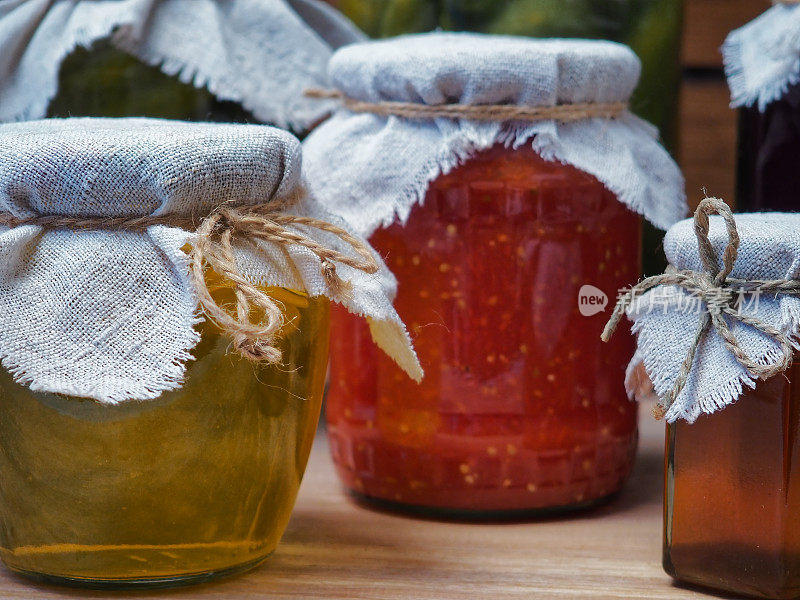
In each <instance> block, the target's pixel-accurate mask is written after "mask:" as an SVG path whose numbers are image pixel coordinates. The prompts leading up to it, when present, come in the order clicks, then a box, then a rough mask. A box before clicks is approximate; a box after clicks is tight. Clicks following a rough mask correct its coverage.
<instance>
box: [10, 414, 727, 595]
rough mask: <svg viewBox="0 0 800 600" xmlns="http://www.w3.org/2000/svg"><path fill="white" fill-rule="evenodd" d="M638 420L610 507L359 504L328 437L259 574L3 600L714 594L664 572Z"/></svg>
mask: <svg viewBox="0 0 800 600" xmlns="http://www.w3.org/2000/svg"><path fill="white" fill-rule="evenodd" d="M641 413H642V414H641V421H642V434H641V445H640V452H639V455H638V458H637V462H636V468H635V471H634V473H633V477H632V478H631V480H630V481H629V482H628V484H627V485H626V487H625V489H624V490H623V492H622V493H621V495H620V496H619V497H618V498H617V499H616V500H615V501H614V502H612V503H610V504H608V505H606V506H603V507H601V508H598V509H595V510H593V511H591V512H586V513H582V514H579V515H575V516H572V517H571V518H560V519H547V520H539V521H534V522H517V523H503V524H481V523H454V522H441V521H432V520H420V519H415V518H410V517H405V516H397V515H393V514H389V513H385V512H379V511H375V510H370V509H367V508H364V507H361V506H357V505H356V504H354V503H353V502H352V501H351V500H350V499H349V498H348V497H347V496H345V494H344V493H343V492H342V489H341V488H340V487H339V484H338V481H337V480H336V478H335V475H334V473H333V469H332V466H331V462H330V459H329V457H328V450H327V446H326V440H325V439H324V436H322V435H321V436H320V437H319V439H317V443H316V444H315V447H314V450H313V452H312V457H311V462H310V464H309V468H308V471H307V474H306V478H305V480H304V482H303V486H302V489H301V491H300V497H299V499H298V502H297V507H296V509H295V511H294V516H293V517H292V521H291V523H290V525H289V528H288V530H287V531H286V535H285V536H284V539H283V541H282V543H281V545H280V546H279V547H278V550H277V551H276V552H275V554H274V555H273V556H271V557H270V558H269V559H268V560H267V561H266V562H265V563H264V564H263V565H262V566H260V567H259V568H257V569H256V570H254V571H251V572H249V573H246V574H243V575H239V576H236V577H233V578H230V579H227V580H223V581H221V582H219V583H212V584H206V585H201V586H195V587H189V588H181V589H178V590H174V591H156V592H142V593H116V594H111V593H105V592H91V591H83V590H72V589H63V588H56V587H50V586H45V585H39V584H33V583H30V582H28V581H27V580H25V579H22V578H19V577H16V576H14V575H11V574H9V573H8V571H5V570H0V597H1V598H20V599H22V598H24V599H26V600H27V599H39V598H120V597H136V598H139V597H142V598H171V599H182V598H226V599H232V600H236V599H239V598H241V599H252V598H270V599H282V598H293V599H297V598H326V599H338V598H342V599H362V598H364V599H366V598H369V599H395V598H398V599H399V598H402V599H429V598H430V599H436V600H444V599H450V598H453V599H456V598H457V599H459V600H463V599H469V600H473V599H483V598H486V599H492V600H495V599H502V600H515V599H523V598H524V599H526V600H531V599H536V600H546V599H549V598H557V599H564V598H591V599H595V600H597V599H611V598H637V599H651V598H659V599H665V600H681V599H684V598H709V596H707V595H705V594H703V593H701V592H699V591H697V590H690V589H685V588H680V587H677V586H676V585H674V584H673V583H672V581H671V579H670V578H669V577H668V576H667V575H665V574H664V572H663V571H662V570H661V510H662V508H661V507H662V503H661V493H662V486H663V483H662V469H663V463H662V455H663V425H662V424H660V423H656V422H655V421H653V420H652V419H651V418H650V417H649V414H648V413H649V411H648V410H647V409H646V408H643V409H642V410H641ZM716 597H717V598H720V597H721V596H716Z"/></svg>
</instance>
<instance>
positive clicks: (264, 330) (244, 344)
mask: <svg viewBox="0 0 800 600" xmlns="http://www.w3.org/2000/svg"><path fill="white" fill-rule="evenodd" d="M301 197H302V193H297V194H295V195H293V196H291V197H290V198H288V199H281V200H274V201H272V202H266V203H262V204H255V205H251V206H238V207H229V206H224V205H223V206H221V207H219V208H217V209H216V210H215V211H214V212H212V213H211V214H209V215H208V216H206V217H205V218H203V219H202V220H201V221H200V224H199V226H197V219H196V218H194V217H187V216H181V215H161V216H150V215H148V216H143V217H70V216H63V215H36V216H33V217H16V216H14V215H12V214H10V213H0V225H5V226H7V227H21V226H24V225H38V226H40V227H45V228H48V229H72V230H129V231H136V230H139V231H141V230H144V229H146V228H148V227H152V226H154V225H167V226H170V227H179V228H181V229H185V230H187V231H191V230H194V232H195V234H194V237H193V239H192V240H191V246H192V247H191V250H190V251H189V256H190V259H191V270H190V277H191V280H192V284H193V286H194V288H195V290H196V292H197V296H198V300H199V303H200V307H201V309H202V311H203V312H204V313H205V315H206V316H207V317H208V318H209V319H210V320H211V321H212V322H213V323H215V324H216V325H217V326H218V327H219V328H220V329H221V330H222V331H224V332H226V333H228V334H229V335H230V336H231V337H232V339H233V346H234V348H235V349H236V350H237V351H238V352H239V353H241V354H242V356H244V357H245V358H248V359H250V360H254V361H261V362H265V363H267V364H273V363H278V362H280V360H281V352H280V350H279V349H278V348H277V347H276V346H275V342H276V336H277V335H278V333H279V332H280V330H281V328H282V327H283V325H284V317H283V311H282V310H281V307H280V306H279V304H278V303H277V302H276V301H275V300H273V299H272V298H271V297H270V296H269V295H268V294H266V293H264V292H263V291H262V290H261V289H259V288H258V287H257V286H255V285H253V284H252V283H250V282H249V281H248V280H247V279H245V277H244V276H243V275H242V272H241V270H240V269H239V267H238V265H237V264H236V257H235V254H234V250H233V248H234V244H235V243H249V244H251V245H252V244H253V242H257V241H261V242H266V243H272V244H277V245H279V246H283V247H286V246H301V247H303V248H306V249H307V250H310V251H311V252H312V253H313V254H314V255H315V256H316V257H317V258H318V259H319V260H320V263H321V272H322V276H323V278H324V279H325V282H326V283H327V284H328V287H329V288H330V290H331V293H332V295H333V296H334V297H335V298H340V299H344V298H347V297H348V296H349V294H350V293H351V289H350V285H349V282H345V281H343V280H342V279H341V278H340V277H339V274H338V273H337V272H336V264H335V263H341V264H344V265H348V266H350V267H353V268H354V269H358V270H360V271H364V272H365V273H370V274H372V273H375V272H377V271H378V269H379V265H378V263H377V261H376V260H375V258H374V257H373V255H372V253H371V251H370V248H369V246H367V245H366V244H365V243H364V242H362V241H361V240H360V239H358V238H356V237H355V236H353V235H351V234H350V233H349V232H347V231H345V230H344V229H342V228H341V227H337V226H335V225H332V224H330V223H328V222H326V221H322V220H320V219H315V218H312V217H304V216H298V215H292V214H285V213H284V212H283V211H284V210H285V209H286V208H289V207H290V206H291V205H292V204H294V203H296V202H297V201H298V200H299V199H300V198H301ZM290 225H300V226H305V227H310V228H313V229H318V230H320V231H326V232H328V233H332V234H333V235H335V236H337V237H338V238H340V239H341V240H343V241H344V242H346V243H347V244H349V245H350V246H351V247H352V248H353V250H354V251H355V252H356V254H357V255H358V257H357V258H354V257H351V256H348V255H346V254H342V253H341V252H338V251H337V250H333V249H331V248H328V247H327V246H325V245H323V244H320V243H318V242H316V241H314V240H312V239H311V238H309V237H307V236H305V235H303V234H301V233H298V232H296V231H292V230H290V229H288V226H290ZM208 267H210V268H211V269H213V270H214V271H215V272H216V273H217V274H219V275H220V276H222V277H224V278H225V279H227V280H229V281H230V282H231V283H232V284H233V290H234V293H235V295H236V311H235V314H231V313H229V312H228V311H227V310H226V309H225V308H224V307H223V306H220V305H219V304H218V303H217V302H216V301H215V300H214V298H213V297H212V295H211V292H210V290H209V289H208V285H207V283H206V269H207V268H208ZM254 315H258V317H259V318H257V319H255V320H254V319H253V317H254Z"/></svg>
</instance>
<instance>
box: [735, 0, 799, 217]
mask: <svg viewBox="0 0 800 600" xmlns="http://www.w3.org/2000/svg"><path fill="white" fill-rule="evenodd" d="M773 4H774V5H775V6H773V7H772V8H771V9H769V10H768V11H767V12H765V13H764V14H763V15H761V16H760V17H758V18H757V19H756V20H754V21H752V22H751V23H748V24H747V25H745V26H744V27H742V28H740V29H737V30H735V31H733V32H732V33H731V34H730V35H729V36H728V38H727V40H726V41H725V44H724V45H723V48H722V50H723V56H724V59H725V69H726V72H727V73H728V84H729V86H730V89H731V97H732V105H733V106H734V107H737V108H739V109H740V111H739V151H738V169H737V194H736V205H737V207H738V208H739V210H742V211H763V210H781V211H797V210H800V197H798V194H797V190H798V189H800V187H799V186H800V171H798V169H797V168H796V162H797V161H796V157H797V156H798V153H800V86H798V85H797V82H798V76H800V68H799V67H798V62H797V61H798V56H800V48H798V46H797V43H796V42H795V41H794V40H796V39H798V36H800V6H798V3H797V2H788V1H787V2H773Z"/></svg>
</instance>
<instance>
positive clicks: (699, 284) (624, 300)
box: [601, 198, 800, 418]
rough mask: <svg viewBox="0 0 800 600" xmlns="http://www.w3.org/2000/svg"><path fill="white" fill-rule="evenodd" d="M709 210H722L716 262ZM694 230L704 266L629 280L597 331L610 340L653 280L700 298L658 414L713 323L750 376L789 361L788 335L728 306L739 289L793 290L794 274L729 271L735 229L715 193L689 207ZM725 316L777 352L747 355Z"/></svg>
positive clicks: (798, 285)
mask: <svg viewBox="0 0 800 600" xmlns="http://www.w3.org/2000/svg"><path fill="white" fill-rule="evenodd" d="M712 213H718V214H719V215H721V216H722V218H723V219H724V220H725V226H726V228H727V232H728V244H727V246H726V247H725V252H724V253H723V255H722V268H720V266H719V263H718V261H717V255H716V253H715V252H714V246H713V245H712V244H711V241H710V240H709V238H708V230H709V219H708V215H709V214H712ZM694 231H695V235H696V236H697V245H698V248H699V251H700V260H701V261H702V263H703V268H704V269H705V272H697V271H692V270H688V269H684V270H677V269H674V268H671V269H667V271H666V272H665V273H663V274H661V275H655V276H654V277H648V278H646V279H644V280H643V281H641V282H639V283H638V284H636V285H634V286H632V287H631V288H629V289H628V290H627V291H626V292H625V293H624V294H623V295H621V296H620V298H619V300H618V302H617V304H616V306H615V307H614V311H613V313H612V314H611V318H610V319H609V320H608V323H606V326H605V329H604V330H603V333H602V335H601V339H602V340H603V341H604V342H607V341H608V340H610V339H611V336H612V335H613V334H614V331H615V329H616V328H617V325H618V324H619V322H620V320H621V319H622V317H623V316H624V315H625V312H626V311H627V309H628V307H629V306H630V305H631V303H632V302H633V300H634V299H635V297H636V296H637V295H640V294H643V293H645V292H647V291H648V290H650V289H653V288H656V287H659V286H665V285H675V286H678V287H681V288H683V289H684V290H686V291H687V292H689V293H690V294H692V295H694V296H696V297H698V298H699V299H700V300H701V301H703V302H704V303H705V305H706V310H705V311H703V313H702V315H701V317H700V322H699V323H698V326H697V330H696V331H695V335H694V339H693V340H692V344H691V346H690V347H689V351H688V353H687V354H686V358H685V359H684V360H683V363H682V364H681V368H680V371H679V373H678V377H677V379H676V380H675V384H674V385H673V387H672V389H671V390H670V391H669V393H668V394H667V395H666V396H665V397H664V398H663V399H661V401H660V402H659V403H658V405H657V406H656V408H655V409H654V411H653V412H654V415H655V416H656V418H661V417H663V416H664V414H665V413H666V411H667V410H668V409H669V407H670V406H671V405H672V403H673V402H675V400H676V399H677V397H678V395H679V394H680V393H681V391H682V390H683V388H684V387H685V386H686V382H687V380H688V378H689V374H690V372H691V370H692V365H693V363H694V357H695V354H696V353H697V348H698V346H699V345H700V342H701V341H702V339H703V337H704V336H705V335H706V333H707V332H708V330H709V328H713V330H714V331H716V332H717V333H718V334H719V335H720V337H721V338H722V340H723V342H724V344H725V347H726V348H727V349H728V351H730V353H731V354H733V356H734V357H735V358H736V360H737V361H738V362H739V364H741V365H742V366H743V367H744V368H745V369H746V370H747V372H748V373H749V374H750V375H752V376H753V377H754V378H756V379H761V380H764V379H768V378H770V377H772V376H773V375H777V374H778V373H781V372H783V371H785V370H786V369H788V368H789V365H791V363H792V343H791V340H790V339H789V337H788V336H787V335H786V334H784V333H783V332H781V331H779V330H777V329H775V328H774V327H772V326H771V325H770V324H769V323H766V322H764V321H762V320H761V319H758V318H755V317H751V316H748V315H745V314H742V312H741V311H740V310H737V309H736V308H734V302H735V301H736V299H737V297H738V296H739V295H740V294H741V293H750V292H755V291H759V292H773V293H775V294H792V295H797V294H800V281H798V280H795V279H788V280H787V279H778V280H769V281H746V280H742V279H734V278H731V277H729V275H730V274H731V271H732V270H733V265H734V264H735V263H736V258H737V256H738V252H739V232H738V231H737V229H736V220H735V219H734V217H733V213H732V212H731V210H730V208H728V205H727V204H725V202H723V201H722V200H719V199H718V198H706V199H704V200H703V201H702V202H700V205H699V206H698V207H697V210H696V211H695V213H694ZM726 317H728V318H730V319H732V320H734V321H739V322H740V323H744V324H745V325H748V326H750V327H752V328H754V329H756V330H758V331H760V332H761V333H763V334H764V335H766V336H768V337H770V338H772V339H774V340H775V341H776V342H777V343H778V345H779V346H780V350H781V356H780V358H779V359H778V360H776V361H775V362H773V363H769V364H762V363H760V362H756V361H754V360H753V359H751V358H750V357H749V356H748V355H747V353H746V352H745V351H744V350H743V349H742V347H741V345H740V344H739V342H738V340H737V339H736V336H734V335H733V333H732V332H731V330H730V327H729V326H728V321H727V320H726Z"/></svg>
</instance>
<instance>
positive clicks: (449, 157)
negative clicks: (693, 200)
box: [363, 115, 686, 238]
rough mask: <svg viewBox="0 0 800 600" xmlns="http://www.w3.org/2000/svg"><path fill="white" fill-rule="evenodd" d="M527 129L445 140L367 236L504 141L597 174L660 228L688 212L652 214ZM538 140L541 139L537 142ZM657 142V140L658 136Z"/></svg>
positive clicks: (548, 139) (546, 138) (652, 131)
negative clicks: (443, 179) (431, 187)
mask: <svg viewBox="0 0 800 600" xmlns="http://www.w3.org/2000/svg"><path fill="white" fill-rule="evenodd" d="M630 118H633V119H636V120H637V122H639V121H640V120H639V119H638V118H636V117H634V116H633V115H630ZM641 124H642V125H648V126H649V124H647V123H645V122H641ZM650 127H651V129H650V131H649V133H650V134H652V135H657V130H656V129H655V128H652V126H650ZM525 129H526V130H527V131H525V132H521V131H520V130H519V128H513V129H509V128H499V129H498V130H497V131H496V132H495V133H494V134H492V135H489V136H481V137H477V136H475V137H473V136H472V135H470V134H471V133H473V132H462V133H464V134H465V135H461V136H458V137H457V138H455V139H449V140H445V141H444V143H443V146H444V148H443V149H442V150H440V151H439V152H438V153H437V156H436V158H434V159H433V160H431V161H430V162H428V163H426V165H425V166H424V167H423V168H422V169H420V171H419V172H418V174H417V175H415V176H414V177H413V178H412V181H411V183H409V184H408V185H407V186H406V187H405V188H404V190H403V197H402V198H401V199H399V200H398V201H397V202H396V204H395V206H394V210H393V211H392V212H391V213H390V214H387V215H385V216H382V217H378V218H375V219H374V220H373V221H372V222H370V223H368V224H367V227H366V228H365V231H364V232H363V233H364V236H365V237H367V238H368V237H369V236H371V235H372V234H373V233H374V232H375V230H377V229H379V228H384V227H388V226H390V225H392V224H393V223H397V222H399V223H400V224H402V225H405V223H406V222H407V221H408V218H409V215H410V214H411V210H412V209H413V207H414V206H417V205H420V206H421V205H423V204H424V202H425V196H426V193H427V189H428V186H429V185H430V183H431V182H432V181H434V180H435V179H436V178H438V177H439V176H441V175H447V174H448V173H450V171H452V170H453V169H454V168H456V167H458V166H461V165H462V164H464V163H465V162H467V161H468V160H469V159H470V158H472V157H474V156H475V155H476V154H477V153H478V152H481V151H483V150H487V149H489V148H491V147H492V146H493V145H495V144H503V145H504V146H506V147H507V148H519V147H521V146H523V145H525V144H528V143H530V144H531V147H532V149H533V150H534V151H535V152H536V153H537V154H539V156H541V157H542V158H543V159H544V160H547V161H550V162H559V163H561V164H564V165H570V166H574V167H576V168H578V169H581V170H584V171H586V172H587V173H589V174H590V175H592V176H593V177H595V178H597V180H598V181H600V182H601V183H602V184H603V185H604V186H605V187H606V188H607V189H608V190H609V191H610V192H612V193H613V194H614V195H615V196H616V197H617V199H618V200H619V201H620V202H622V203H623V204H624V205H625V206H627V207H628V208H630V209H631V210H632V211H634V212H635V213H637V214H639V215H641V216H643V217H644V218H645V219H647V220H648V221H650V222H651V223H652V224H653V225H654V226H656V227H658V228H659V229H662V230H667V229H669V227H671V226H672V225H673V224H675V223H676V222H677V221H679V220H680V219H682V218H684V217H685V216H686V215H685V214H682V215H677V214H676V215H674V217H673V218H665V219H662V218H660V217H659V216H657V215H648V214H647V213H648V210H647V207H646V206H645V203H644V202H643V201H642V200H641V198H639V197H638V196H636V195H635V194H634V193H633V192H632V191H630V190H626V189H622V186H620V185H614V184H613V182H611V181H609V178H608V177H605V176H604V175H603V174H602V173H593V172H591V171H589V170H587V169H586V168H585V167H584V166H581V165H574V164H573V163H571V162H570V161H568V160H567V159H566V157H565V156H564V152H563V150H562V148H561V147H560V145H559V144H558V143H556V142H554V141H553V139H552V137H551V136H548V135H547V134H542V133H540V132H535V131H530V128H525ZM537 141H538V142H539V143H537ZM653 142H654V143H657V142H656V141H655V139H654V140H653ZM680 201H681V202H682V203H683V204H684V205H685V203H686V196H685V192H684V193H683V195H682V196H681V198H680Z"/></svg>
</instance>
